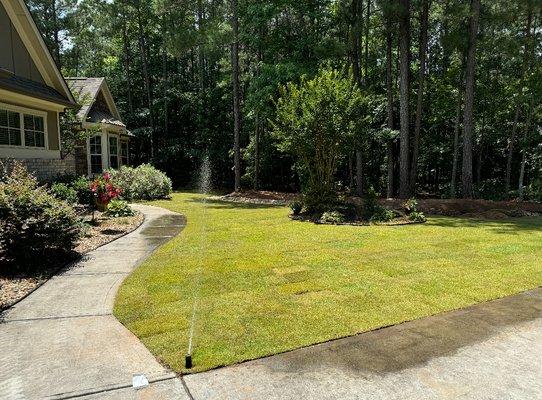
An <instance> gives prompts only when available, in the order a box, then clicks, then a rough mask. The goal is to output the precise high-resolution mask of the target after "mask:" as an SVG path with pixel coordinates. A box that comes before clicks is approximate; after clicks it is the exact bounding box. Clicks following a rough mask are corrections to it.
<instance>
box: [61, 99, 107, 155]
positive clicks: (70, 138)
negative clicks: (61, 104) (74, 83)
mask: <svg viewBox="0 0 542 400" xmlns="http://www.w3.org/2000/svg"><path fill="white" fill-rule="evenodd" d="M73 96H74V98H75V101H76V102H77V104H80V105H88V104H90V96H89V95H83V94H81V93H79V92H73ZM77 112H78V109H73V108H69V109H67V110H66V111H65V112H64V113H63V114H62V115H61V116H60V141H61V149H62V153H61V156H62V158H66V157H67V156H68V155H70V154H73V152H74V150H75V148H76V147H77V146H80V145H81V144H84V143H85V141H86V140H87V138H89V137H90V136H92V135H95V134H96V133H98V132H99V129H98V128H97V127H94V128H86V129H85V128H83V125H82V121H81V120H80V119H79V117H78V116H77Z"/></svg>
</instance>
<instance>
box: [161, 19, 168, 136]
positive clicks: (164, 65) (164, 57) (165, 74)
mask: <svg viewBox="0 0 542 400" xmlns="http://www.w3.org/2000/svg"><path fill="white" fill-rule="evenodd" d="M162 35H163V37H162V40H163V42H162V90H163V92H162V96H163V101H164V134H166V135H167V133H168V131H169V112H168V101H167V95H168V93H167V89H168V65H167V48H166V37H167V30H166V14H163V15H162Z"/></svg>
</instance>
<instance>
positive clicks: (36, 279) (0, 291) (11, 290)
mask: <svg viewBox="0 0 542 400" xmlns="http://www.w3.org/2000/svg"><path fill="white" fill-rule="evenodd" d="M82 217H83V220H84V221H85V222H86V223H87V224H86V225H85V226H86V228H85V229H84V230H83V235H82V237H81V239H79V241H78V243H77V246H76V247H75V248H74V250H73V251H72V252H69V253H64V254H61V255H60V256H58V254H57V255H56V256H55V257H54V258H51V259H50V260H45V262H44V267H42V268H41V270H40V271H39V272H36V273H32V274H24V273H18V274H15V275H6V276H1V275H0V311H2V310H4V309H6V308H8V307H10V306H11V305H13V304H15V303H16V302H17V301H19V300H21V299H22V298H23V297H25V296H27V295H28V294H30V293H32V292H33V291H34V290H36V289H37V288H38V287H39V286H41V285H42V284H43V283H44V282H46V281H47V280H48V279H50V278H51V277H52V276H53V275H54V274H55V273H57V272H58V271H59V270H60V269H61V268H62V267H63V266H65V265H66V264H67V263H69V262H73V261H75V260H77V259H78V258H80V257H81V256H82V255H83V254H85V253H88V252H89V251H92V250H94V249H96V248H98V247H100V246H103V245H104V244H106V243H109V242H111V241H113V240H115V239H117V238H119V237H120V236H123V235H125V234H127V233H130V232H132V231H133V230H135V229H136V228H137V227H139V226H140V225H141V224H142V223H143V220H144V219H145V217H144V216H143V214H141V213H137V214H136V215H134V216H133V217H120V218H108V217H105V216H103V215H102V213H100V212H96V213H95V215H94V222H92V214H91V213H85V214H83V216H82Z"/></svg>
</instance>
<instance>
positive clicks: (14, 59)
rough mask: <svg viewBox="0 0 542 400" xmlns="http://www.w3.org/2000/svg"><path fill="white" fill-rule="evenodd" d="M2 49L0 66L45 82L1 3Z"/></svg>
mask: <svg viewBox="0 0 542 400" xmlns="http://www.w3.org/2000/svg"><path fill="white" fill-rule="evenodd" d="M0 49H2V51H0V68H3V69H6V70H8V71H10V72H13V73H14V74H15V75H18V76H22V77H24V78H27V79H31V80H33V81H35V82H39V83H45V81H44V80H43V77H42V76H41V74H40V73H39V71H38V68H37V67H36V64H35V63H34V61H32V58H31V57H30V54H29V53H28V50H27V49H26V47H25V45H24V44H23V41H22V40H21V37H20V36H19V34H18V33H17V30H16V29H15V27H14V26H13V24H12V23H11V20H10V19H9V16H8V14H7V12H6V10H5V9H4V6H3V5H2V4H1V3H0Z"/></svg>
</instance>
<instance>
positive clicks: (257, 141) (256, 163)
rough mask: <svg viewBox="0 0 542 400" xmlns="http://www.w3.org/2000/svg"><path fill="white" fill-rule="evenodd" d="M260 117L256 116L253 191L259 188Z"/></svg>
mask: <svg viewBox="0 0 542 400" xmlns="http://www.w3.org/2000/svg"><path fill="white" fill-rule="evenodd" d="M260 130H261V125H260V116H259V115H256V132H255V133H256V136H255V138H254V190H258V189H259V188H260Z"/></svg>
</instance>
